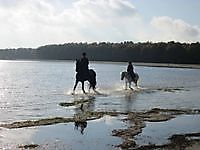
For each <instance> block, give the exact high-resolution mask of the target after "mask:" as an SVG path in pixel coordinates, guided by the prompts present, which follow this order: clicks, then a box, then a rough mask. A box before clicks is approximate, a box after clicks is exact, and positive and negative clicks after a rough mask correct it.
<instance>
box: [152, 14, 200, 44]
mask: <svg viewBox="0 0 200 150" xmlns="http://www.w3.org/2000/svg"><path fill="white" fill-rule="evenodd" d="M151 26H152V27H153V28H154V29H155V34H154V37H155V38H157V39H160V40H164V41H166V40H168V41H169V40H175V41H182V42H192V41H199V40H200V28H199V27H198V26H192V25H190V24H188V23H186V22H184V21H183V20H180V19H172V18H170V17H168V16H161V17H153V19H152V20H151Z"/></svg>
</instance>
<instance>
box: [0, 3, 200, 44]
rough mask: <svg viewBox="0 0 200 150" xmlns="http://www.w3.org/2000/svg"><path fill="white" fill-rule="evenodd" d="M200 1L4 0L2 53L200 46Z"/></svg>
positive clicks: (0, 30) (0, 35) (1, 7)
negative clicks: (79, 46) (60, 47)
mask: <svg viewBox="0 0 200 150" xmlns="http://www.w3.org/2000/svg"><path fill="white" fill-rule="evenodd" d="M199 9H200V1H198V0H0V41H1V42H0V48H18V47H38V46H41V45H46V44H62V43H67V42H102V41H105V42H121V41H127V40H128V41H133V42H145V41H152V42H159V41H164V42H167V41H172V40H174V41H179V42H198V41H200V19H199V14H200V13H199V12H200V11H199Z"/></svg>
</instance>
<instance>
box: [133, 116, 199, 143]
mask: <svg viewBox="0 0 200 150" xmlns="http://www.w3.org/2000/svg"><path fill="white" fill-rule="evenodd" d="M145 123H146V127H145V128H144V129H143V130H142V133H140V134H138V135H137V136H135V137H134V140H135V142H136V144H137V145H150V144H155V145H163V144H167V143H168V142H169V140H168V138H169V137H171V136H172V135H174V134H187V133H198V132H200V115H180V116H177V117H176V118H174V119H171V120H169V121H165V122H145Z"/></svg>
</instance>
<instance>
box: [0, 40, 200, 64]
mask: <svg viewBox="0 0 200 150" xmlns="http://www.w3.org/2000/svg"><path fill="white" fill-rule="evenodd" d="M82 52H86V53H87V56H88V58H89V60H92V61H113V62H127V61H132V62H146V63H176V64H200V43H199V42H196V43H180V42H174V41H170V42H158V43H152V42H143V43H140V42H138V43H134V42H132V41H125V42H121V43H110V42H100V43H97V42H94V43H65V44H54V45H45V46H41V47H38V48H17V49H0V59H4V60H10V59H11V60H13V59H14V60H18V59H20V60H21V59H23V60H75V59H79V58H80V57H81V53H82Z"/></svg>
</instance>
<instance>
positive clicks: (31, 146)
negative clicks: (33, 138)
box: [18, 144, 39, 149]
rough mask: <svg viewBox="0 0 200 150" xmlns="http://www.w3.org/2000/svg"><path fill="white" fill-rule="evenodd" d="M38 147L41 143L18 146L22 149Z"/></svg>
mask: <svg viewBox="0 0 200 150" xmlns="http://www.w3.org/2000/svg"><path fill="white" fill-rule="evenodd" d="M37 147H39V145H37V144H30V145H20V146H18V148H20V149H35V148H37Z"/></svg>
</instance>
